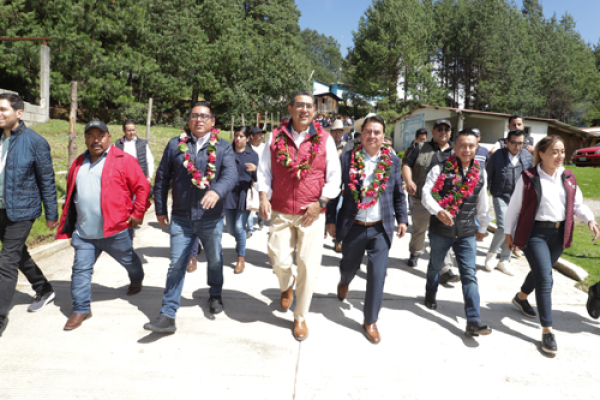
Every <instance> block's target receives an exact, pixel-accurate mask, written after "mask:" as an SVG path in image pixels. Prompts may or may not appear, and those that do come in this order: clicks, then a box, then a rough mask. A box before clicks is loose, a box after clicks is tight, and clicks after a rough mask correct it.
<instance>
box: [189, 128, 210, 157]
mask: <svg viewBox="0 0 600 400" xmlns="http://www.w3.org/2000/svg"><path fill="white" fill-rule="evenodd" d="M209 139H210V132H208V133H207V134H206V135H204V136H202V137H199V138H198V137H196V135H194V134H193V133H192V140H193V141H194V142H196V154H197V153H198V152H199V151H200V149H201V148H203V147H204V145H205V144H206V142H208V140H209Z"/></svg>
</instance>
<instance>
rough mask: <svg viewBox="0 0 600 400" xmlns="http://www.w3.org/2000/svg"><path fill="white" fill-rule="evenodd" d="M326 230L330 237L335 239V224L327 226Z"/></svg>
mask: <svg viewBox="0 0 600 400" xmlns="http://www.w3.org/2000/svg"><path fill="white" fill-rule="evenodd" d="M326 228H327V233H329V236H331V237H332V238H333V239H335V224H327V226H326Z"/></svg>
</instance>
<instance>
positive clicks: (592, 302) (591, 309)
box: [586, 284, 600, 319]
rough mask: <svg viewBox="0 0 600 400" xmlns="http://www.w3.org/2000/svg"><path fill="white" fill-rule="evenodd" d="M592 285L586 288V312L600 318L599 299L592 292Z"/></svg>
mask: <svg viewBox="0 0 600 400" xmlns="http://www.w3.org/2000/svg"><path fill="white" fill-rule="evenodd" d="M596 285H597V284H596ZM596 285H594V286H596ZM594 286H590V289H589V290H588V301H587V303H586V308H587V312H588V314H590V317H592V318H594V319H598V318H600V299H598V298H597V297H596V296H595V294H594Z"/></svg>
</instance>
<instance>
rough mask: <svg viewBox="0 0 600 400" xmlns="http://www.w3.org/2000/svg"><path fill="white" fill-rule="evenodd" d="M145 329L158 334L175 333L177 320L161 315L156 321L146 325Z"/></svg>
mask: <svg viewBox="0 0 600 400" xmlns="http://www.w3.org/2000/svg"><path fill="white" fill-rule="evenodd" d="M144 329H146V330H148V331H152V332H156V333H175V330H177V327H175V318H169V317H167V316H165V315H159V316H158V317H157V318H156V319H155V320H154V321H152V322H147V323H145V324H144Z"/></svg>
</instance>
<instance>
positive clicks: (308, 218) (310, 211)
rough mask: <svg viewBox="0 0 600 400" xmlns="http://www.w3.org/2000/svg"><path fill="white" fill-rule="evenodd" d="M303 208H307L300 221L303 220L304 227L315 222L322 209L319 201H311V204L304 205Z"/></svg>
mask: <svg viewBox="0 0 600 400" xmlns="http://www.w3.org/2000/svg"><path fill="white" fill-rule="evenodd" d="M301 209H302V210H306V212H305V213H304V215H303V216H302V218H301V219H300V221H302V227H303V228H306V227H308V226H311V225H312V223H313V222H315V221H316V219H317V218H319V213H320V212H321V210H322V208H321V205H320V204H319V202H318V201H315V202H314V203H310V204H309V205H307V206H304V207H302V208H301Z"/></svg>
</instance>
